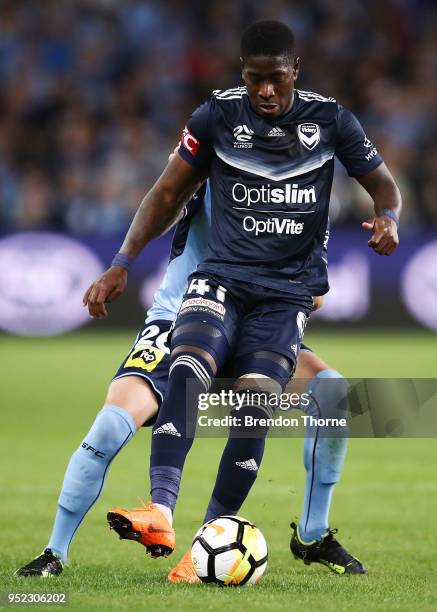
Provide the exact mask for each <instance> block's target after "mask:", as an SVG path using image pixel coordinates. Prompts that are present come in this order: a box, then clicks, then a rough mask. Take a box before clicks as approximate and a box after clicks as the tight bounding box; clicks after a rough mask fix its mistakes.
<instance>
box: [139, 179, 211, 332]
mask: <svg viewBox="0 0 437 612" xmlns="http://www.w3.org/2000/svg"><path fill="white" fill-rule="evenodd" d="M210 226H211V194H210V189H209V181H207V183H206V187H203V188H201V189H200V190H199V192H198V193H197V194H196V195H195V196H194V197H193V198H192V199H191V200H190V202H189V204H188V205H187V207H186V209H185V214H184V217H183V218H182V219H181V221H179V223H178V224H177V226H176V229H175V233H174V236H173V240H172V245H171V251H170V261H169V264H168V266H167V270H166V272H165V275H164V278H163V279H162V281H161V284H160V285H159V289H158V290H157V292H156V293H155V295H154V299H153V304H152V306H151V307H150V308H149V310H148V311H147V315H146V323H150V322H151V321H157V320H165V321H174V319H175V318H176V315H177V313H178V311H179V308H180V305H181V302H182V297H183V295H184V293H185V291H186V288H187V279H188V277H189V275H190V274H191V273H192V272H194V271H195V270H196V269H197V266H198V264H199V262H200V261H202V259H203V257H204V255H205V252H206V247H207V245H208V239H209V230H210Z"/></svg>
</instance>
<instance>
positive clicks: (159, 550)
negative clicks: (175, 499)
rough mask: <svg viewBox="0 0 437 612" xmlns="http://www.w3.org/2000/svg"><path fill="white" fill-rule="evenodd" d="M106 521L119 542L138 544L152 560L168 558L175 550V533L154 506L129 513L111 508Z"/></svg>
mask: <svg viewBox="0 0 437 612" xmlns="http://www.w3.org/2000/svg"><path fill="white" fill-rule="evenodd" d="M107 519H108V524H109V527H110V529H113V530H114V531H116V532H117V533H118V535H119V536H120V539H121V540H135V541H136V542H139V543H140V544H142V545H143V546H145V547H146V550H147V552H148V553H150V555H151V557H152V559H156V558H157V557H168V556H169V555H171V553H172V552H173V550H174V548H175V545H176V537H175V531H174V529H173V528H172V527H171V525H170V523H169V522H168V521H167V519H166V518H165V516H164V515H163V514H162V512H161V511H160V510H159V509H158V508H157V507H156V506H155V504H152V503H150V504H147V506H146V505H145V506H143V507H142V508H134V509H133V510H130V511H129V510H124V509H123V508H113V509H112V510H110V511H109V512H108V514H107Z"/></svg>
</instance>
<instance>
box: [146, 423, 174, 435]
mask: <svg viewBox="0 0 437 612" xmlns="http://www.w3.org/2000/svg"><path fill="white" fill-rule="evenodd" d="M156 434H170V435H171V436H177V437H178V438H180V437H181V434H180V433H179V432H178V430H177V429H176V427H175V426H174V425H173V423H164V425H161V427H158V429H155V431H154V432H153V435H154V436H156Z"/></svg>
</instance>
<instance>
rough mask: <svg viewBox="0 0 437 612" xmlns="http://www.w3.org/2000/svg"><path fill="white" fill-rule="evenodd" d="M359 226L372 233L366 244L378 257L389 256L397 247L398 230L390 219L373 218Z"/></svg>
mask: <svg viewBox="0 0 437 612" xmlns="http://www.w3.org/2000/svg"><path fill="white" fill-rule="evenodd" d="M361 226H362V228H363V229H365V230H369V231H370V232H372V236H371V238H370V240H369V241H368V243H367V244H368V245H369V247H371V248H372V249H373V250H374V251H375V253H378V255H391V254H392V253H393V251H394V250H395V249H396V248H397V246H398V245H399V236H398V228H397V226H396V223H395V222H394V221H393V219H391V218H390V217H374V218H373V219H370V220H369V221H365V222H364V223H362V225H361Z"/></svg>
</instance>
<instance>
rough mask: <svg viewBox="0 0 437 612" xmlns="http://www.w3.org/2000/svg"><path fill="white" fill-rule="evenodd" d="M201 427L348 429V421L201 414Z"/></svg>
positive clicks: (303, 415) (279, 416) (199, 420)
mask: <svg viewBox="0 0 437 612" xmlns="http://www.w3.org/2000/svg"><path fill="white" fill-rule="evenodd" d="M197 423H198V425H199V427H235V428H237V427H301V426H302V425H303V426H304V427H306V426H309V427H346V426H347V421H346V419H335V418H326V419H322V418H316V417H313V416H311V415H309V414H302V415H299V416H298V417H293V418H290V417H285V416H283V415H282V414H279V415H278V416H276V417H273V418H257V417H254V416H252V415H250V414H245V415H242V416H241V417H237V416H232V415H226V416H224V417H221V418H217V417H216V418H215V417H208V416H207V415H206V414H201V415H200V416H199V417H198V418H197Z"/></svg>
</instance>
